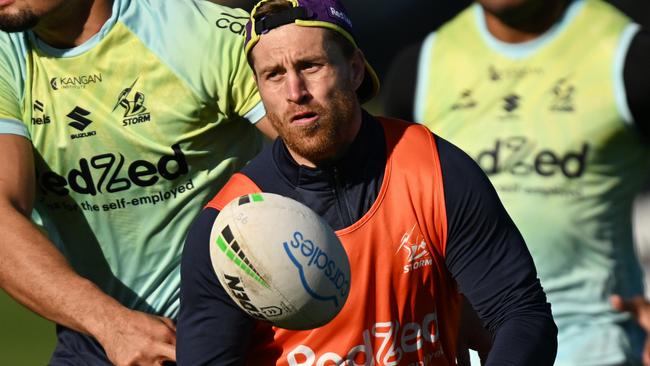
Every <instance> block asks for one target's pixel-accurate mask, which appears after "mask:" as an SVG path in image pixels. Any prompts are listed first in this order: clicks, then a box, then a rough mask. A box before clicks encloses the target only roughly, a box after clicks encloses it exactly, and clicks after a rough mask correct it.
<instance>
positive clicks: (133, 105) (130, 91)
mask: <svg viewBox="0 0 650 366" xmlns="http://www.w3.org/2000/svg"><path fill="white" fill-rule="evenodd" d="M137 82H138V78H136V79H135V80H134V81H133V83H131V85H130V86H129V87H128V88H124V89H123V90H122V91H121V92H120V95H119V96H118V97H117V101H116V102H115V106H113V111H115V109H117V107H121V108H122V109H123V110H124V116H123V117H124V118H123V119H122V126H124V127H127V126H131V125H135V124H139V123H145V122H149V121H151V114H150V113H149V112H148V111H147V107H146V106H145V105H144V100H145V97H144V93H142V92H139V91H137V90H134V86H135V83H137ZM113 111H112V112H113Z"/></svg>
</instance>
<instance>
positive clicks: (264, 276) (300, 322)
mask: <svg viewBox="0 0 650 366" xmlns="http://www.w3.org/2000/svg"><path fill="white" fill-rule="evenodd" d="M210 258H211V260H212V267H213V268H214V272H215V273H216V275H217V277H218V278H219V282H220V283H221V285H222V286H223V288H224V289H225V290H226V292H227V293H228V295H229V296H230V297H231V298H232V300H233V301H234V302H235V303H236V304H237V305H238V306H239V307H240V308H241V309H242V310H244V311H245V312H246V313H248V314H249V315H250V316H252V317H254V318H256V319H260V320H265V321H268V322H270V323H272V324H273V325H275V326H277V327H280V328H286V329H293V330H305V329H313V328H317V327H320V326H322V325H325V324H327V323H328V322H329V321H330V320H332V319H333V318H334V317H335V316H336V315H337V314H338V313H339V311H340V310H341V308H342V307H343V305H344V304H345V301H346V299H347V297H348V292H349V291H350V280H351V279H350V264H349V261H348V257H347V254H346V252H345V249H344V248H343V245H341V242H340V241H339V239H338V237H337V236H336V234H335V233H334V231H333V230H332V228H331V227H330V226H329V224H328V223H327V222H326V221H325V220H324V219H323V218H321V217H320V216H319V215H318V214H316V213H315V212H314V211H312V210H311V209H310V208H309V207H307V206H305V205H303V204H302V203H300V202H297V201H295V200H293V199H290V198H287V197H284V196H280V195H277V194H272V193H254V194H249V195H246V196H241V197H238V198H236V199H234V200H232V201H231V202H229V203H228V204H227V205H226V206H225V207H224V208H223V210H221V212H220V213H219V215H218V216H217V219H216V220H215V222H214V224H213V226H212V231H211V233H210Z"/></svg>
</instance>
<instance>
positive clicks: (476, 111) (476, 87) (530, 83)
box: [385, 0, 650, 365]
mask: <svg viewBox="0 0 650 366" xmlns="http://www.w3.org/2000/svg"><path fill="white" fill-rule="evenodd" d="M649 64H650V36H649V35H648V33H647V32H644V31H640V29H639V27H638V26H637V25H636V24H633V23H631V22H630V20H629V19H628V18H627V17H625V16H623V15H622V14H621V13H620V12H618V11H617V10H615V9H614V8H613V7H611V6H610V5H608V4H606V3H604V2H600V1H597V0H586V1H571V2H569V1H562V0H554V1H535V0H530V1H526V0H523V1H516V0H512V1H505V2H504V1H500V2H498V1H490V0H484V1H479V2H478V3H477V4H475V5H473V6H471V7H469V8H468V9H467V10H466V11H464V12H463V13H461V14H460V15H458V16H457V17H456V18H454V19H453V20H451V21H450V22H449V23H447V24H446V25H444V26H443V27H442V28H440V29H439V30H438V31H437V32H434V33H431V34H430V35H429V36H428V37H427V38H426V39H425V40H424V41H423V42H422V43H421V44H420V45H417V46H416V47H413V48H411V49H410V50H408V51H405V53H404V54H403V55H401V56H400V57H399V58H398V60H397V61H396V63H395V65H394V68H393V71H392V72H391V74H392V76H390V77H389V79H388V80H387V82H386V89H387V90H388V91H389V92H388V93H387V95H386V96H387V97H386V98H385V102H386V112H387V114H389V115H394V116H401V117H405V118H415V120H416V121H421V122H422V123H424V124H426V125H427V126H428V127H430V128H431V129H432V130H433V131H435V132H436V133H438V134H440V135H441V136H442V137H444V138H446V139H448V140H450V141H451V142H453V143H455V144H458V145H459V146H460V147H461V148H463V149H464V150H465V151H466V152H468V153H469V154H470V155H471V156H472V157H473V158H474V159H475V160H476V161H477V162H478V163H479V165H480V166H481V167H482V168H483V170H484V171H485V172H486V173H488V175H489V177H490V179H491V180H492V182H493V184H494V185H495V187H496V188H497V190H498V192H499V196H500V198H501V200H502V201H503V203H504V205H505V206H506V209H507V210H508V212H509V213H510V215H511V216H512V217H513V219H514V221H515V223H516V224H517V227H518V228H519V229H520V230H521V231H522V234H523V235H524V238H525V240H526V243H527V244H528V246H529V248H530V250H531V254H532V255H533V258H534V259H535V264H536V266H537V269H538V273H539V276H540V279H541V281H542V285H543V286H544V290H545V291H546V293H547V295H548V298H549V301H550V302H551V306H552V310H553V314H554V318H555V321H556V323H557V325H558V328H559V335H558V354H557V360H556V364H557V365H615V364H616V365H620V364H635V363H637V362H639V360H640V358H641V349H642V346H643V332H642V331H641V329H639V328H637V327H636V326H634V324H633V323H634V322H633V321H631V319H630V316H629V314H626V313H620V312H618V311H616V310H615V309H614V308H613V307H612V304H611V303H610V296H611V295H612V294H620V295H622V296H624V297H631V296H635V295H640V294H642V290H643V287H642V281H641V278H642V277H641V272H640V268H639V264H638V261H637V259H636V257H635V254H634V251H633V245H632V228H631V223H630V222H631V218H630V212H631V204H632V200H633V198H634V196H635V194H636V193H637V192H638V190H639V189H640V187H641V184H642V182H643V180H644V178H645V177H646V176H647V171H648V164H649V162H650V155H649V153H650V150H649V149H648V145H647V143H644V142H643V140H644V139H647V138H648V137H650V134H649V133H648V131H649V130H650V128H649V127H650V125H649V124H648V123H650V120H649V117H650V113H649V111H650V109H649V108H650V107H649V106H650V78H648V73H647V72H646V70H645V69H646V68H647V65H649ZM409 79H410V80H411V81H412V82H409V81H408V80H409ZM635 304H636V303H635ZM637 305H639V306H640V308H639V309H638V310H641V311H643V312H647V311H648V307H647V303H645V304H644V303H638V304H637ZM646 352H647V351H646Z"/></svg>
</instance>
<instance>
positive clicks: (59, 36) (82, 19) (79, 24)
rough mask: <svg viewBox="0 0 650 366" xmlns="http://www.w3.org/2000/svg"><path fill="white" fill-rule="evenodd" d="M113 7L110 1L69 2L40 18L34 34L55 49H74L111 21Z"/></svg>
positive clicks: (82, 0)
mask: <svg viewBox="0 0 650 366" xmlns="http://www.w3.org/2000/svg"><path fill="white" fill-rule="evenodd" d="M112 7H113V1H112V0H95V1H87V0H73V1H68V2H66V3H65V4H64V5H62V6H61V7H60V8H58V9H56V10H55V11H53V12H52V13H50V14H48V15H47V16H46V17H43V18H41V20H40V21H39V23H38V25H36V27H34V33H36V35H37V36H38V38H39V39H41V40H42V41H43V42H45V43H47V44H48V45H50V46H52V47H55V48H61V49H67V48H73V47H76V46H79V45H81V44H83V43H84V42H86V41H87V40H89V39H90V38H91V37H92V36H94V35H95V34H97V33H98V32H99V31H100V29H101V28H102V26H103V25H104V24H105V23H106V21H107V20H108V19H109V18H110V17H111V11H112Z"/></svg>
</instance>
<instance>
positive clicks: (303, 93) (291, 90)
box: [286, 72, 309, 104]
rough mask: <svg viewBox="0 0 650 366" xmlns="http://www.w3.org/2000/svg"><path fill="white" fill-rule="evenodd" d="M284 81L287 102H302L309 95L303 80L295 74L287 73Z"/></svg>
mask: <svg viewBox="0 0 650 366" xmlns="http://www.w3.org/2000/svg"><path fill="white" fill-rule="evenodd" d="M286 80H287V84H286V88H287V100H289V101H290V102H292V103H296V104H299V103H301V102H303V101H304V100H305V98H306V97H307V95H309V91H308V90H307V85H306V83H305V80H304V79H303V78H302V77H301V76H300V74H298V73H296V72H288V73H287V79H286Z"/></svg>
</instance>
